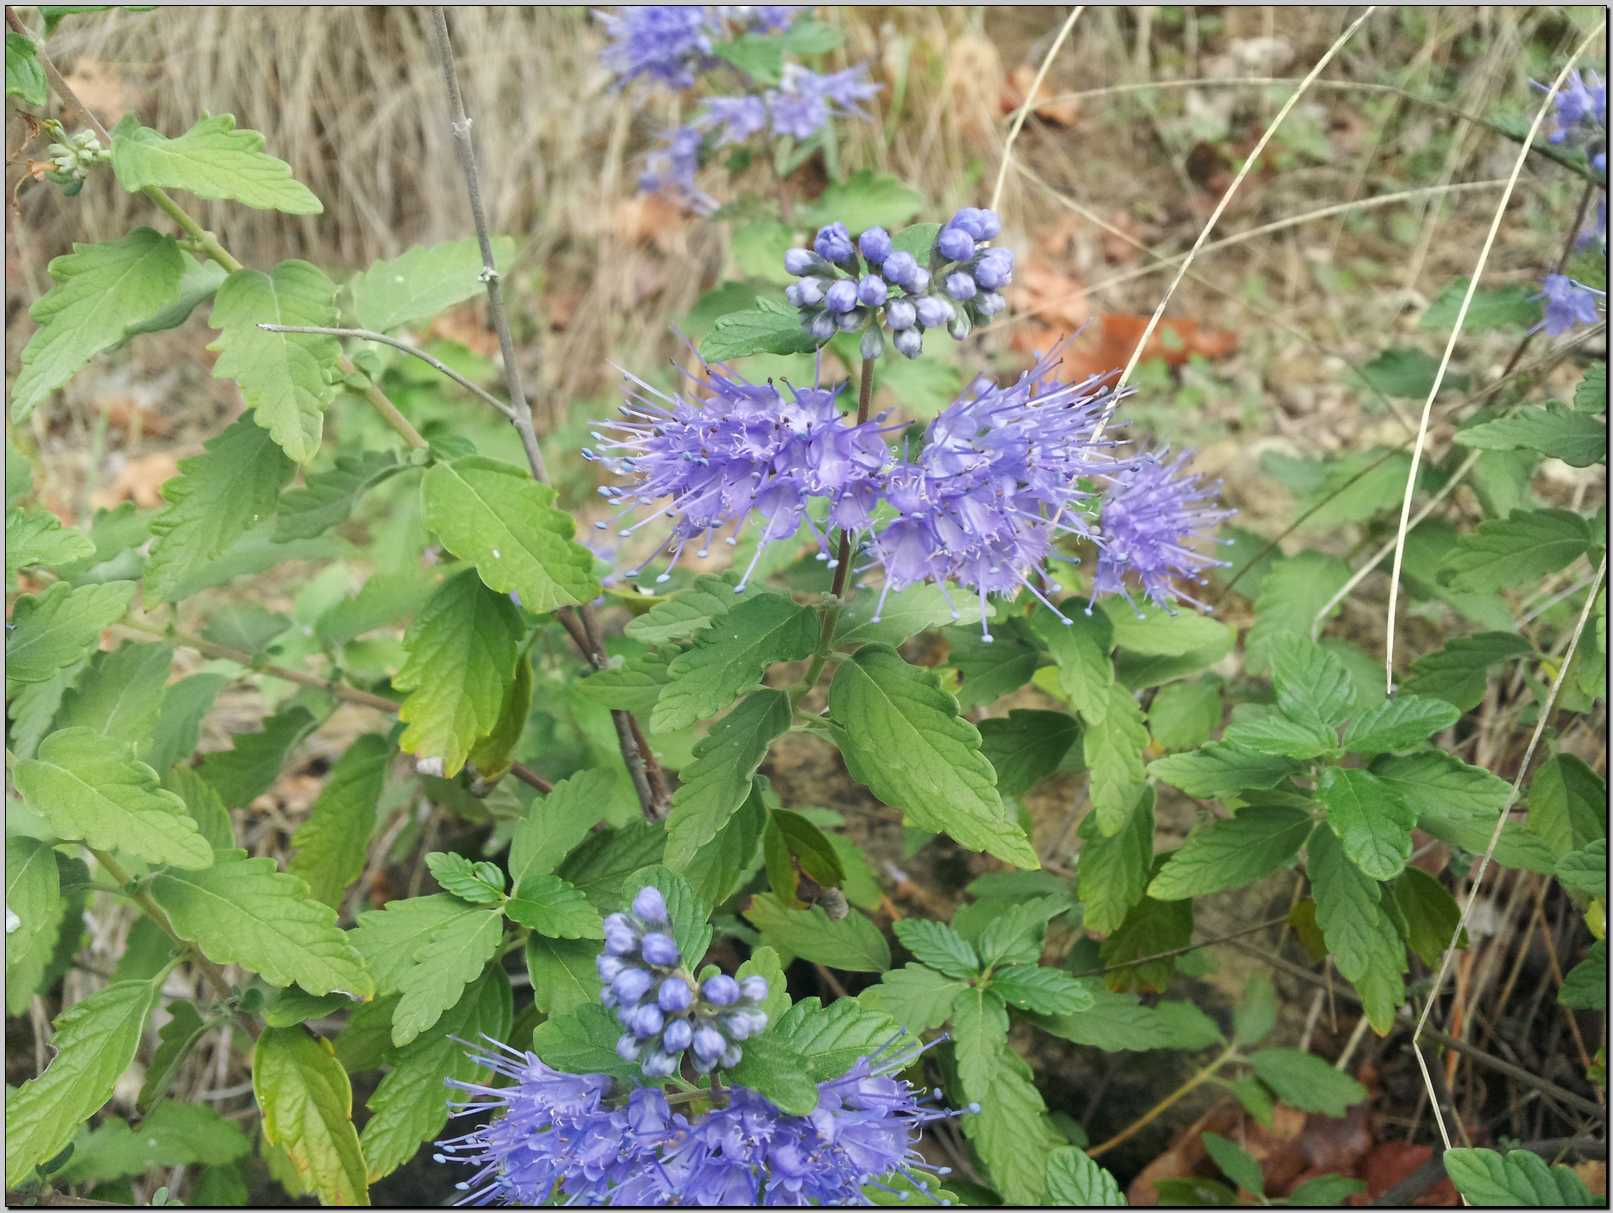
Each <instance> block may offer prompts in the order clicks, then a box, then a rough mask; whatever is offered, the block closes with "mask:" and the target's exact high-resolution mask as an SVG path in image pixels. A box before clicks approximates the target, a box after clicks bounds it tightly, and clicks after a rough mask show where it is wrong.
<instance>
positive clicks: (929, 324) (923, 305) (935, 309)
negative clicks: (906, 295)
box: [918, 295, 952, 329]
mask: <svg viewBox="0 0 1613 1213" xmlns="http://www.w3.org/2000/svg"><path fill="white" fill-rule="evenodd" d="M918 316H919V323H920V324H922V325H923V326H924V327H925V328H927V329H938V328H940V327H941V326H942V325H943V324H945V323H946V322H947V321H948V320H951V319H952V305H951V304H950V303H948V302H947V301H946V300H945V299H942V298H941V297H940V296H939V295H926V296H924V298H922V299H920V300H919V301H918Z"/></svg>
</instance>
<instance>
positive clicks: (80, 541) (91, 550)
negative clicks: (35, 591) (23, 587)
mask: <svg viewBox="0 0 1613 1213" xmlns="http://www.w3.org/2000/svg"><path fill="white" fill-rule="evenodd" d="M93 555H95V544H94V543H92V542H91V541H90V538H89V536H88V535H86V534H84V533H83V532H82V531H78V530H74V529H73V528H72V527H64V526H63V525H62V522H61V519H60V518H58V517H56V515H55V514H52V513H51V512H50V511H49V510H45V509H23V510H11V511H9V512H8V513H7V514H6V586H7V588H10V587H12V586H14V585H15V584H16V577H17V574H18V573H19V572H21V571H22V570H23V569H26V568H34V567H41V566H42V567H44V568H55V567H57V566H59V565H64V564H71V563H72V562H73V561H75V560H85V559H88V558H89V557H91V556H93Z"/></svg>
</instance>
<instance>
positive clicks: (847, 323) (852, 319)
mask: <svg viewBox="0 0 1613 1213" xmlns="http://www.w3.org/2000/svg"><path fill="white" fill-rule="evenodd" d="M867 319H868V313H867V312H865V311H863V310H862V308H853V309H852V310H851V311H849V312H841V313H840V315H838V316H836V317H835V328H837V329H839V330H840V331H841V332H842V333H855V332H856V331H857V330H858V329H860V328H862V326H863V324H864V322H865V321H867Z"/></svg>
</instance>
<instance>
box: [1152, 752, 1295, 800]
mask: <svg viewBox="0 0 1613 1213" xmlns="http://www.w3.org/2000/svg"><path fill="white" fill-rule="evenodd" d="M1298 770H1300V764H1299V763H1297V762H1294V761H1293V760H1291V759H1288V758H1281V757H1275V756H1272V755H1269V754H1259V753H1256V752H1255V751H1254V750H1248V749H1244V748H1243V747H1242V746H1235V745H1229V744H1227V743H1225V742H1219V741H1212V742H1211V743H1210V744H1209V745H1207V746H1204V747H1202V748H1200V749H1198V750H1195V751H1193V753H1191V754H1171V755H1170V756H1168V757H1166V758H1156V759H1155V760H1154V761H1153V762H1151V763H1149V764H1148V773H1149V774H1150V775H1152V776H1153V777H1154V778H1155V779H1161V780H1164V781H1165V782H1166V783H1168V784H1170V785H1171V786H1172V787H1174V788H1180V789H1181V790H1182V791H1184V792H1186V793H1187V794H1188V795H1189V796H1198V797H1202V798H1204V799H1206V800H1210V799H1216V798H1219V797H1223V796H1230V795H1233V794H1235V793H1238V792H1242V791H1245V790H1246V789H1249V788H1274V787H1276V786H1277V785H1278V784H1279V783H1281V782H1282V781H1283V780H1284V779H1286V778H1287V777H1288V776H1290V775H1292V774H1294V773H1295V772H1296V771H1298Z"/></svg>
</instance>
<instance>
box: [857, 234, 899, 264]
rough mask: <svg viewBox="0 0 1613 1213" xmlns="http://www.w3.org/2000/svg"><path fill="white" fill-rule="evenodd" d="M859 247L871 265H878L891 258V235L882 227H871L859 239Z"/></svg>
mask: <svg viewBox="0 0 1613 1213" xmlns="http://www.w3.org/2000/svg"><path fill="white" fill-rule="evenodd" d="M857 247H858V249H860V250H861V251H862V255H863V256H864V257H866V258H867V259H868V263H869V264H870V265H878V264H879V263H880V262H881V261H883V260H885V258H886V257H888V256H890V251H891V234H890V233H889V232H887V231H886V230H885V229H884V228H882V227H871V228H869V229H868V230H867V231H866V232H864V233H863V234H862V235H861V236H859V237H858V238H857Z"/></svg>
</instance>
